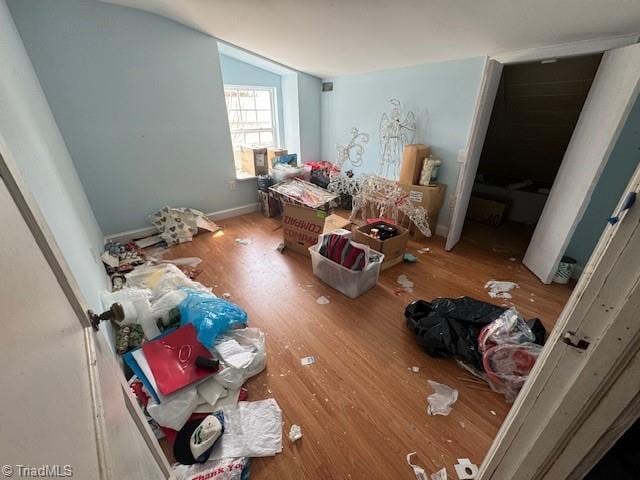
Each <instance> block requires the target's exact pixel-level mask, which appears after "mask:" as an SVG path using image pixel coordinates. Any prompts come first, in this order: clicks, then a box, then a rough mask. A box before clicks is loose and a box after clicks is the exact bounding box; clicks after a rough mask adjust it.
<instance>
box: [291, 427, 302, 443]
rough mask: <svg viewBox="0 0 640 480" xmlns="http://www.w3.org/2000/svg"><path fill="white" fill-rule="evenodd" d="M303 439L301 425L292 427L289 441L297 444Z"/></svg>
mask: <svg viewBox="0 0 640 480" xmlns="http://www.w3.org/2000/svg"><path fill="white" fill-rule="evenodd" d="M301 438H302V429H301V428H300V425H291V429H290V430H289V440H291V441H292V442H296V441H298V440H300V439H301Z"/></svg>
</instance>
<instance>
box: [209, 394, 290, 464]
mask: <svg viewBox="0 0 640 480" xmlns="http://www.w3.org/2000/svg"><path fill="white" fill-rule="evenodd" d="M221 411H222V413H223V414H224V433H223V434H222V437H220V440H219V441H218V443H217V444H216V445H215V446H214V447H213V451H212V452H211V455H210V456H209V458H210V459H217V458H228V457H268V456H272V455H275V454H277V453H280V452H281V451H282V411H281V410H280V407H279V406H278V403H277V402H276V401H275V399H273V398H269V399H267V400H260V401H257V402H238V405H233V406H227V407H222V408H221Z"/></svg>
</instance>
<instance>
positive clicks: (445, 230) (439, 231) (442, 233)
mask: <svg viewBox="0 0 640 480" xmlns="http://www.w3.org/2000/svg"><path fill="white" fill-rule="evenodd" d="M436 235H437V236H439V237H445V238H447V235H449V227H448V226H447V225H436Z"/></svg>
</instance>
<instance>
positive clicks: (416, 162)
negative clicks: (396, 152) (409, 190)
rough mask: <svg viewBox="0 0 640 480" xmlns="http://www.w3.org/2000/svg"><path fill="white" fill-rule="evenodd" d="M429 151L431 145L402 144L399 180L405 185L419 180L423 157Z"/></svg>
mask: <svg viewBox="0 0 640 480" xmlns="http://www.w3.org/2000/svg"><path fill="white" fill-rule="evenodd" d="M430 153H431V147H429V146H428V145H423V144H421V143H412V144H409V145H405V146H404V151H403V152H402V163H401V164H400V179H399V182H400V183H403V184H407V185H417V184H418V183H419V182H420V174H421V173H422V165H423V164H424V159H425V158H427V157H428V156H429V154H430Z"/></svg>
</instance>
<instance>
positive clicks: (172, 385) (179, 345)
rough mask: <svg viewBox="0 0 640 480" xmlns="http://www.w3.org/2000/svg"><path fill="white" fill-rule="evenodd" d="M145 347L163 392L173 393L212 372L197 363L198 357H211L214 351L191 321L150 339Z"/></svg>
mask: <svg viewBox="0 0 640 480" xmlns="http://www.w3.org/2000/svg"><path fill="white" fill-rule="evenodd" d="M142 350H143V351H144V355H145V357H146V358H147V362H149V368H151V372H152V373H153V377H154V378H155V380H156V384H157V385H158V390H160V393H162V394H163V395H170V394H172V393H173V392H175V391H176V390H179V389H181V388H183V387H186V386H187V385H191V384H192V383H195V382H197V381H198V380H201V379H203V378H205V377H208V376H209V375H211V373H212V372H211V370H207V369H204V368H200V367H198V366H196V358H197V357H206V358H211V353H210V352H209V351H208V350H207V349H206V348H205V347H204V345H202V344H201V343H200V342H198V340H197V333H196V329H195V327H194V326H193V325H192V324H191V323H190V324H188V325H185V326H184V327H180V328H179V329H177V330H176V331H175V332H173V333H170V334H169V335H167V336H165V337H161V338H158V339H157V340H152V341H151V342H146V343H145V344H143V345H142Z"/></svg>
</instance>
